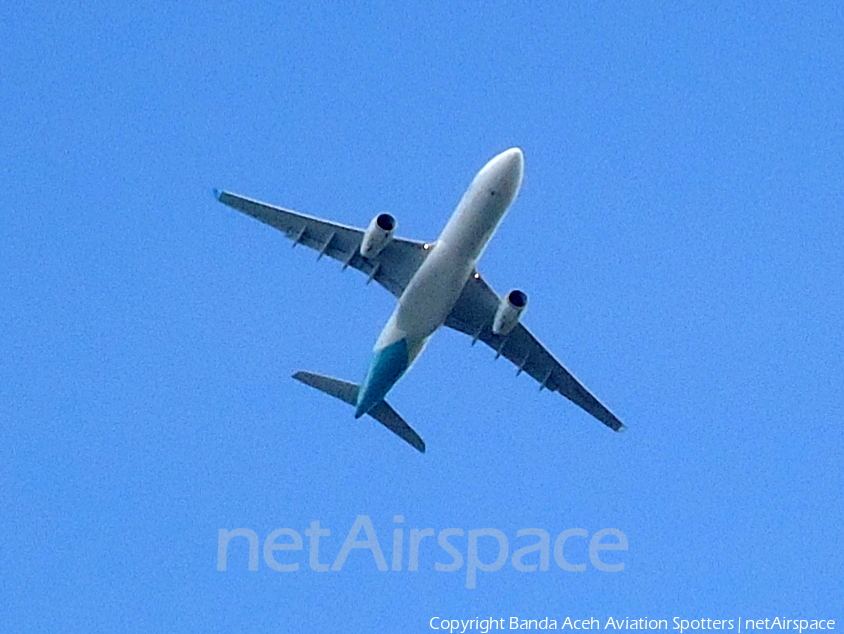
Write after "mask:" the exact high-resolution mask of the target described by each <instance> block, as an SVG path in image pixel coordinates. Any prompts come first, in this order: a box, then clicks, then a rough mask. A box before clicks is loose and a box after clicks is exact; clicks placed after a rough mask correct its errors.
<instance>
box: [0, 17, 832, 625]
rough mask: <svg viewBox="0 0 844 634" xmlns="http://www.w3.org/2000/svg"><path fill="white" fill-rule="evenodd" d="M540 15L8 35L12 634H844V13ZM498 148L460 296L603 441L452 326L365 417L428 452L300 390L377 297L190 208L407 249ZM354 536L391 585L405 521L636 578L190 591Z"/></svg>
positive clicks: (436, 575)
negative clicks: (493, 181) (267, 559)
mask: <svg viewBox="0 0 844 634" xmlns="http://www.w3.org/2000/svg"><path fill="white" fill-rule="evenodd" d="M554 4H556V5H558V6H551V3H547V4H545V5H541V4H540V3H527V2H484V3H474V4H473V3H454V2H443V3H434V2H431V3H415V4H413V3H409V4H403V3H391V2H368V3H363V2H362V3H339V2H338V3H323V4H313V3H296V4H295V5H292V6H285V5H284V3H259V2H221V3H207V4H202V5H201V6H200V5H197V6H193V5H190V3H155V4H151V5H147V4H146V3H120V4H119V6H114V3H111V2H108V3H106V2H85V3H56V2H27V3H12V2H7V3H4V4H3V5H2V8H0V176H2V184H3V195H2V202H0V326H1V327H0V529H2V535H3V547H2V549H0V629H2V630H3V631H10V632H12V631H15V632H59V631H63V632H69V631H85V632H115V631H129V632H135V631H137V632H153V631H171V632H176V631H179V632H200V631H202V632H234V631H237V632H259V631H260V632H264V631H276V632H288V631H289V632H311V631H312V632H320V631H324V632H339V631H384V632H389V631H409V632H416V631H418V632H423V631H430V630H429V629H428V622H429V619H430V618H431V617H434V616H441V617H451V618H464V619H467V618H472V617H487V616H491V617H496V618H500V617H505V618H508V617H510V616H520V617H521V618H542V617H544V616H549V617H551V618H557V619H562V618H564V617H565V616H567V615H570V616H573V617H574V616H577V617H588V616H595V617H597V618H599V619H601V621H602V622H604V621H605V620H606V618H607V617H608V616H617V617H625V616H627V617H632V618H639V617H651V618H667V619H671V618H673V617H674V616H678V617H681V618H687V619H693V618H732V619H736V618H739V617H741V618H766V617H769V618H773V617H774V616H784V617H787V618H833V619H838V622H839V625H838V626H837V628H836V629H839V628H841V627H844V609H842V606H844V582H842V578H843V577H844V575H842V570H844V555H842V537H841V535H842V523H843V522H844V511H842V509H843V508H844V505H843V504H842V489H844V478H842V467H841V464H842V456H844V450H843V449H844V444H842V440H841V439H842V434H841V427H842V423H844V398H842V385H843V384H844V346H842V321H843V320H844V291H842V288H844V285H842V278H843V277H844V248H842V246H844V220H842V214H844V151H843V150H842V144H843V143H844V12H842V9H841V4H840V3H837V2H829V3H825V2H814V3H793V4H792V3H777V2H773V3H772V2H737V3H727V4H723V3H662V2H660V3H653V2H630V3H595V2H578V3H554ZM512 146H519V147H521V148H522V149H523V150H524V152H525V157H526V174H525V180H524V185H523V189H522V192H521V194H520V196H519V198H518V199H517V200H516V202H515V204H514V205H513V207H512V208H511V210H510V212H509V214H508V216H507V218H506V219H505V220H504V223H503V224H502V226H501V227H500V229H499V232H498V234H497V235H496V237H495V239H494V240H493V242H492V243H491V244H490V246H489V248H488V250H487V252H486V254H485V256H484V258H483V260H482V261H481V265H480V269H481V271H482V272H483V273H484V275H485V277H486V279H487V280H488V281H489V282H490V284H491V285H492V286H493V287H494V288H495V289H496V290H498V291H499V292H503V291H506V290H509V289H511V288H520V289H523V290H525V291H526V292H527V293H528V295H529V296H530V306H529V309H528V311H527V313H526V315H525V319H524V321H525V323H526V324H527V325H528V327H529V328H530V329H531V330H532V331H533V332H534V333H535V334H536V335H537V337H538V338H539V339H540V340H541V341H543V342H544V343H545V344H546V345H547V346H548V347H549V348H550V349H551V350H552V351H553V352H554V353H555V354H556V355H557V357H558V358H559V359H560V360H561V361H562V362H563V363H564V364H566V365H567V366H568V367H569V368H570V369H571V370H572V371H573V372H574V373H575V374H576V375H577V376H578V377H579V378H581V379H582V380H583V381H584V383H586V385H588V386H589V387H590V388H591V389H592V390H594V391H595V393H596V394H598V395H599V396H600V397H601V398H602V399H603V400H604V401H605V402H606V403H607V405H608V406H609V407H610V408H611V409H613V410H614V411H615V412H617V413H618V414H619V416H620V417H621V418H622V419H623V420H624V421H625V422H626V423H627V424H628V425H629V431H628V432H627V433H626V434H614V433H612V432H611V431H609V430H608V429H607V428H606V427H604V426H603V425H601V424H600V423H598V422H597V421H595V420H593V419H591V418H590V417H589V416H588V415H586V414H585V413H583V412H582V411H580V410H579V409H578V408H577V407H575V406H574V405H572V404H570V403H569V402H568V401H566V400H565V399H563V398H562V397H560V396H558V395H553V394H548V393H547V392H546V393H542V394H540V393H539V392H538V390H537V385H536V383H535V382H533V381H532V380H531V379H530V378H528V377H527V376H525V375H522V376H519V377H518V378H517V377H515V371H514V368H513V367H512V366H511V365H510V364H509V363H507V362H505V361H503V360H498V361H497V362H496V361H493V357H494V354H493V352H491V351H490V350H489V349H487V348H485V347H484V346H481V345H479V346H476V347H471V346H470V345H469V343H470V342H469V339H468V338H467V337H465V336H463V335H459V334H458V333H455V332H450V331H448V332H446V331H442V332H440V333H438V334H437V335H436V336H435V337H434V338H433V340H432V342H431V344H430V346H429V347H428V350H427V351H426V353H425V354H424V355H423V356H422V357H421V358H420V360H419V361H418V363H417V365H416V366H415V367H414V368H413V369H412V371H411V372H410V373H409V374H408V375H407V376H406V377H405V378H404V379H403V380H402V381H401V382H400V383H399V384H398V385H397V386H396V388H395V389H394V391H393V392H392V393H391V395H390V398H389V400H390V402H391V403H392V405H393V406H394V407H395V408H396V409H397V410H398V411H399V412H400V413H401V414H402V415H403V416H404V417H405V418H406V419H407V420H408V422H409V423H410V424H411V425H413V426H414V427H415V428H416V429H417V430H418V431H419V433H420V434H421V435H422V436H423V438H425V440H426V442H427V445H428V452H427V453H426V454H425V455H421V454H418V453H417V452H415V451H414V450H413V449H411V448H409V447H408V446H407V445H405V444H404V443H402V442H401V441H400V440H398V439H397V438H395V437H394V436H392V435H391V434H390V433H388V432H387V431H385V430H384V429H382V428H380V426H378V425H377V424H376V423H374V422H373V421H372V420H371V419H362V420H359V421H355V420H354V419H353V418H352V412H351V409H350V408H349V407H347V406H345V405H344V404H342V403H340V402H338V401H334V400H332V399H330V398H329V397H327V396H325V395H322V394H320V393H318V392H316V391H313V390H311V389H309V388H307V387H305V386H302V385H300V384H298V383H296V382H295V381H293V380H292V379H290V374H291V373H292V372H294V371H296V370H299V369H306V370H311V371H315V372H322V373H326V374H331V375H334V376H339V377H343V378H346V379H349V380H353V381H359V380H360V379H361V378H362V377H363V375H364V373H365V371H366V367H367V364H368V362H369V356H370V353H371V348H372V345H373V343H374V341H375V338H376V337H377V335H378V333H379V331H380V329H381V327H382V325H383V323H384V322H385V321H386V319H387V317H388V316H389V314H390V312H391V310H392V307H393V298H392V297H391V296H390V295H389V294H388V293H387V292H386V291H385V290H384V289H382V288H380V287H378V286H377V285H375V284H373V285H371V286H366V285H365V278H364V277H363V276H362V275H361V274H360V273H358V272H355V271H347V272H345V273H342V274H341V273H340V266H339V264H337V263H336V262H333V261H330V260H328V259H326V260H323V261H320V262H319V263H316V262H315V259H316V258H315V256H314V253H313V252H312V251H308V250H306V249H296V250H291V249H290V246H289V242H288V241H287V240H286V239H285V237H284V236H283V235H282V234H280V233H279V232H277V231H274V230H272V229H271V228H269V227H266V226H264V225H262V224H260V223H258V222H256V221H254V220H252V219H250V218H248V217H245V216H243V215H241V214H238V213H237V212H235V211H233V210H231V209H229V208H226V207H224V206H223V205H221V204H219V203H217V202H216V201H215V200H214V198H213V196H212V195H211V190H212V188H213V187H219V188H225V189H230V190H233V191H236V192H239V193H242V194H245V195H248V196H251V197H255V198H259V199H262V200H267V201H269V202H273V203H276V204H279V205H283V206H287V207H289V208H293V209H297V210H299V211H302V212H304V213H308V214H313V215H318V216H323V217H326V218H331V219H334V220H337V221H340V222H344V223H347V224H353V225H357V226H363V225H366V224H367V223H368V222H369V220H370V219H371V218H372V217H373V216H374V215H375V214H376V213H379V212H383V211H389V212H390V213H392V214H394V215H395V216H396V217H397V218H398V222H399V234H401V235H404V236H407V237H411V238H419V239H433V238H435V237H436V236H437V234H438V232H439V230H440V229H441V227H442V226H443V225H444V223H445V221H446V220H447V218H448V217H449V215H450V213H451V212H452V210H453V208H454V206H455V205H456V203H457V201H458V200H459V198H460V196H461V194H462V192H463V190H464V188H465V187H466V186H467V185H468V183H469V182H470V180H471V179H472V177H473V176H474V174H475V172H476V171H477V170H478V169H479V168H480V167H481V166H482V165H483V164H484V163H485V162H486V161H487V160H488V159H489V158H491V157H492V156H494V155H495V154H497V153H498V152H500V151H502V150H504V149H506V148H508V147H512ZM358 515H368V516H370V518H371V520H372V523H373V525H374V527H375V529H376V531H377V535H378V538H379V541H380V544H381V546H382V548H383V549H384V551H385V555H386V556H387V559H388V561H389V558H390V551H391V541H392V539H391V538H392V530H393V527H394V526H395V525H394V523H393V516H394V515H403V516H404V517H405V522H404V525H403V526H404V527H405V529H410V528H434V529H436V530H437V531H440V530H442V529H445V528H462V529H464V530H466V531H468V530H470V529H477V528H496V529H499V530H501V531H503V532H504V533H505V534H506V535H507V536H508V538H509V539H510V553H511V554H512V553H513V551H514V550H515V549H516V548H517V547H520V546H523V545H526V544H528V543H530V542H531V540H530V539H529V538H522V539H521V540H517V539H516V533H517V531H518V530H519V529H523V528H541V529H544V530H547V531H548V532H549V533H550V534H551V537H552V539H553V538H554V537H555V536H556V535H557V534H558V533H559V532H560V531H562V530H564V529H568V528H584V529H586V530H587V531H588V532H589V534H590V535H591V534H592V533H594V532H595V531H597V530H600V529H603V528H617V529H619V530H621V531H623V532H624V533H625V534H626V535H627V537H628V540H629V549H628V550H627V551H626V552H623V553H607V554H606V559H607V561H612V562H624V564H625V569H624V570H623V571H622V572H618V573H607V572H600V571H598V570H596V569H595V568H594V567H592V566H589V567H588V569H587V570H586V572H583V573H573V572H565V571H563V570H560V569H559V568H558V567H557V566H556V564H555V563H554V561H553V557H552V560H551V569H550V570H549V571H547V572H541V571H540V572H535V573H524V572H518V571H516V570H515V569H514V568H513V567H512V566H511V565H510V563H509V562H508V563H507V564H506V565H505V566H504V567H503V568H502V569H501V570H500V571H498V572H494V573H480V576H479V580H478V587H477V588H476V589H474V590H468V589H466V587H465V585H466V567H465V565H464V567H463V568H461V569H460V570H459V571H457V572H451V573H448V572H438V571H436V570H435V569H434V563H435V562H441V563H448V562H449V561H450V558H449V556H448V555H446V554H445V552H444V551H442V550H441V549H440V548H439V547H437V546H436V544H435V543H433V541H432V540H429V541H428V542H425V543H424V545H423V548H422V550H421V554H420V570H419V571H418V572H408V571H403V572H379V571H378V570H377V569H376V566H375V563H374V560H373V557H372V556H371V555H370V553H369V551H365V550H358V551H354V552H352V554H351V555H350V556H349V559H348V562H347V564H346V566H345V567H344V568H343V570H342V571H339V572H329V573H317V572H313V571H311V570H310V569H309V568H308V554H307V550H305V551H301V552H279V553H278V559H279V561H282V562H295V561H299V562H300V563H301V569H300V570H299V571H298V572H295V573H281V572H276V571H274V570H272V569H270V568H269V567H268V566H267V565H266V564H265V563H264V560H263V558H261V560H260V566H259V569H258V571H257V572H250V571H248V570H247V563H246V559H247V548H246V541H245V540H242V541H241V542H237V541H234V542H232V545H231V549H230V552H229V561H228V570H227V571H226V572H218V571H217V570H216V565H217V532H218V529H220V528H226V529H234V528H240V527H244V528H249V529H252V530H254V531H256V533H257V534H258V535H259V536H260V537H261V539H262V540H263V539H264V538H265V537H266V536H267V535H268V534H269V533H270V532H271V531H272V530H274V529H276V528H285V527H287V528H293V529H295V530H297V531H299V532H300V533H303V531H304V530H305V529H306V528H307V527H308V525H309V524H310V522H312V521H314V520H319V521H320V522H321V525H322V526H323V527H325V528H328V529H329V530H331V536H330V537H326V538H324V539H323V540H322V553H323V554H322V555H321V558H322V560H323V561H328V562H329V563H330V562H331V561H332V560H333V558H334V556H335V555H336V554H337V553H338V551H339V550H340V546H341V544H342V543H343V540H344V539H345V537H346V534H347V532H348V531H349V529H350V528H351V526H352V524H353V523H354V521H355V518H356V517H357V516H358ZM405 533H407V530H405ZM361 538H363V535H361ZM406 540H407V535H405V542H406ZM578 540H580V538H573V539H572V540H571V541H570V542H568V544H567V548H566V555H567V557H568V558H569V559H570V560H571V561H572V562H574V563H580V562H588V555H587V553H586V545H585V544H586V542H585V540H581V541H578ZM452 542H453V543H454V544H455V545H456V547H457V548H458V550H460V551H461V552H462V553H464V554H465V553H466V548H467V543H466V539H465V538H463V539H460V538H453V539H452ZM486 546H490V547H489V548H486V547H485V549H484V550H483V552H482V555H483V557H484V558H485V559H486V560H487V561H489V560H490V559H491V558H494V555H495V549H494V548H492V547H491V544H486ZM305 548H307V541H306V543H305ZM532 561H534V562H535V561H537V559H536V556H533V560H532ZM404 565H405V567H406V560H405V563H404Z"/></svg>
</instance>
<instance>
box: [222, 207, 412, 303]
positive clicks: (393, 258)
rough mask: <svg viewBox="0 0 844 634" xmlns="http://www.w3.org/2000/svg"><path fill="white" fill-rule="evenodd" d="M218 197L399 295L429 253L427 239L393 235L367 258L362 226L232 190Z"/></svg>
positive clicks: (298, 242) (295, 242)
mask: <svg viewBox="0 0 844 634" xmlns="http://www.w3.org/2000/svg"><path fill="white" fill-rule="evenodd" d="M217 199H218V200H219V201H220V202H221V203H223V204H225V205H228V206H229V207H231V208H233V209H236V210H237V211H240V212H242V213H244V214H246V215H248V216H252V217H253V218H257V219H258V220H260V221H261V222H263V223H265V224H268V225H270V226H271V227H274V228H276V229H278V230H279V231H281V232H283V233H284V234H285V235H286V236H287V237H288V238H290V239H291V240H292V241H293V246H294V247H295V246H296V245H297V244H302V245H304V246H306V247H309V248H311V249H314V250H315V251H317V253H318V259H319V258H321V257H322V256H323V255H327V256H328V257H330V258H333V259H335V260H338V261H340V262H341V263H342V264H343V268H346V267H349V266H350V267H352V268H353V269H357V270H359V271H361V272H363V273H364V274H365V275H366V276H367V277H368V279H369V281H371V280H373V279H374V280H375V281H376V282H378V283H379V284H381V285H382V286H383V287H384V288H386V289H387V290H388V291H390V292H391V293H392V294H393V295H395V296H396V297H399V296H400V295H401V293H402V291H404V288H405V287H406V286H407V284H408V282H409V281H410V278H412V277H413V274H414V273H415V272H416V270H417V269H418V268H419V267H420V266H421V264H422V262H423V261H424V259H425V256H426V255H427V253H428V251H427V250H426V249H425V244H424V243H423V242H418V241H415V240H405V239H404V238H393V239H392V240H391V241H390V242H389V243H388V244H387V246H386V247H385V248H384V250H383V251H381V252H380V253H379V254H378V255H377V256H376V257H374V258H365V257H363V256H362V255H361V254H360V245H361V241H362V240H363V234H364V232H363V230H362V229H357V228H355V227H348V226H346V225H342V224H339V223H335V222H330V221H328V220H321V219H320V218H314V217H312V216H306V215H305V214H300V213H298V212H295V211H291V210H289V209H282V208H281V207H274V206H272V205H268V204H267V203H262V202H259V201H257V200H252V199H250V198H244V197H243V196H239V195H237V194H232V193H231V192H225V191H224V192H217Z"/></svg>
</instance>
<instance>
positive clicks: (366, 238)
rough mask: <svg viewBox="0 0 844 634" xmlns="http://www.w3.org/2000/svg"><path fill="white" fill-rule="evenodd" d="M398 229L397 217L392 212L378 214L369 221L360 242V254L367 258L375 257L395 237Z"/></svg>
mask: <svg viewBox="0 0 844 634" xmlns="http://www.w3.org/2000/svg"><path fill="white" fill-rule="evenodd" d="M395 230H396V219H395V218H393V217H392V216H391V215H390V214H378V215H377V216H375V217H374V218H373V219H372V222H370V223H369V226H368V227H367V228H366V231H365V232H364V234H363V240H362V241H361V243H360V254H361V255H362V256H363V257H365V258H367V259H370V258H374V257H375V256H376V255H378V254H379V253H381V251H383V250H384V247H386V246H387V245H388V244H389V242H390V240H392V238H393V232H394V231H395Z"/></svg>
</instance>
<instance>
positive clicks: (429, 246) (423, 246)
mask: <svg viewBox="0 0 844 634" xmlns="http://www.w3.org/2000/svg"><path fill="white" fill-rule="evenodd" d="M422 248H423V249H425V250H426V251H427V250H428V249H430V248H431V245H430V244H427V243H426V244H423V245H422Z"/></svg>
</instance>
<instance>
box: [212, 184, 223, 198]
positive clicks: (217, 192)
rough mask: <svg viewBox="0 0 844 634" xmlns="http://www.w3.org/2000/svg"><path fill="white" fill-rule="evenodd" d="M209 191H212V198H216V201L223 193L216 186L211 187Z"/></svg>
mask: <svg viewBox="0 0 844 634" xmlns="http://www.w3.org/2000/svg"><path fill="white" fill-rule="evenodd" d="M211 191H212V193H213V194H214V199H215V200H217V201H219V200H220V196H222V195H223V192H221V191H220V190H219V189H217V188H216V187H215V188H214V189H212V190H211Z"/></svg>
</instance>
